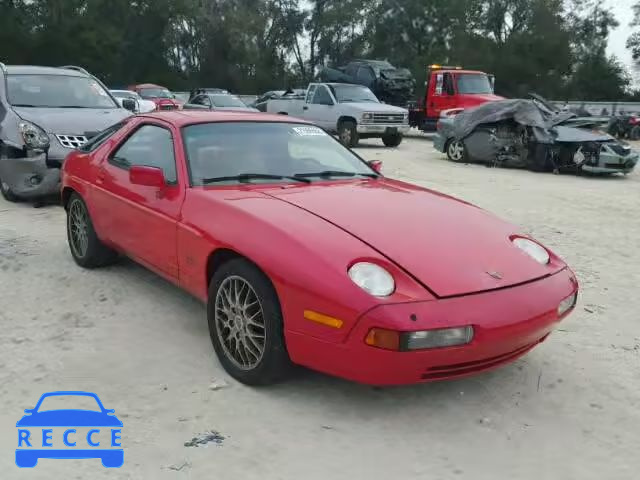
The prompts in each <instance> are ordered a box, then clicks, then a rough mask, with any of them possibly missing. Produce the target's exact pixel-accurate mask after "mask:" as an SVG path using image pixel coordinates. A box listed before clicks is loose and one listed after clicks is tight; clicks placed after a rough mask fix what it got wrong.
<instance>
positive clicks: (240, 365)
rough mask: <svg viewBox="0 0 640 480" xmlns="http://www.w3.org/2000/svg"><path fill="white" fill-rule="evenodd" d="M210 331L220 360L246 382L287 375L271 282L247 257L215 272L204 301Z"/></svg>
mask: <svg viewBox="0 0 640 480" xmlns="http://www.w3.org/2000/svg"><path fill="white" fill-rule="evenodd" d="M207 319H208V322H209V334H210V336H211V342H212V343H213V348H214V349H215V351H216V354H217V356H218V359H219V360H220V363H221V364H222V366H223V367H224V369H225V370H226V371H227V373H229V375H231V376H232V377H233V378H235V379H236V380H238V381H239V382H241V383H244V384H246V385H269V384H273V383H276V382H278V381H279V380H282V379H283V378H284V377H286V376H287V374H288V372H289V369H290V366H291V362H290V360H289V354H288V353H287V349H286V346H285V341H284V333H283V319H282V311H281V310H280V302H279V301H278V296H277V294H276V291H275V289H274V288H273V285H272V284H271V282H270V281H269V279H268V278H267V276H266V275H265V274H264V273H262V272H261V271H260V270H259V269H258V268H257V267H256V266H255V265H253V264H252V263H251V262H249V261H247V260H245V259H241V258H238V259H234V260H230V261H229V262H227V263H225V264H223V265H222V266H221V267H220V268H219V269H218V270H217V271H216V272H215V274H214V275H213V278H212V279H211V283H210V285H209V299H208V303H207Z"/></svg>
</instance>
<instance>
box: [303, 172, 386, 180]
mask: <svg viewBox="0 0 640 480" xmlns="http://www.w3.org/2000/svg"><path fill="white" fill-rule="evenodd" d="M356 175H360V176H363V177H369V178H378V175H376V174H375V173H361V172H342V171H340V170H323V171H322V172H308V173H296V174H295V175H294V177H295V178H311V177H320V178H330V177H355V176H356Z"/></svg>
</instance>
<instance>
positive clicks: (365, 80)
mask: <svg viewBox="0 0 640 480" xmlns="http://www.w3.org/2000/svg"><path fill="white" fill-rule="evenodd" d="M318 79H319V80H320V81H322V82H327V83H354V84H357V85H364V86H365V87H368V88H369V90H371V91H372V92H373V93H374V94H375V96H376V97H378V100H380V101H381V102H383V103H388V104H390V105H395V106H397V107H402V108H405V107H406V106H407V104H408V102H409V101H410V100H411V99H412V98H413V93H414V89H415V86H416V81H415V79H414V78H413V75H411V72H410V71H409V70H408V69H406V68H396V67H394V66H393V65H391V64H390V63H389V62H387V61H386V60H354V61H352V62H349V63H348V64H347V65H343V66H340V67H336V68H323V69H322V70H321V71H320V73H319V74H318Z"/></svg>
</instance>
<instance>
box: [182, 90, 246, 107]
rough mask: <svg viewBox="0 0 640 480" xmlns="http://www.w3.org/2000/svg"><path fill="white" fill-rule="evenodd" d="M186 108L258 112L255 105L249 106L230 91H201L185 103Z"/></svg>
mask: <svg viewBox="0 0 640 480" xmlns="http://www.w3.org/2000/svg"><path fill="white" fill-rule="evenodd" d="M182 108H183V109H184V110H234V111H240V112H258V111H259V110H258V109H256V108H253V107H247V106H246V105H245V103H244V102H243V101H242V100H240V99H239V98H238V97H236V96H235V95H231V94H229V93H200V94H196V95H195V96H194V97H193V98H192V99H191V100H189V101H188V102H187V103H185V104H184V105H183V106H182Z"/></svg>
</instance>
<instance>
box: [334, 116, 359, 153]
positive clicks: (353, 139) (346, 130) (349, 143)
mask: <svg viewBox="0 0 640 480" xmlns="http://www.w3.org/2000/svg"><path fill="white" fill-rule="evenodd" d="M338 139H339V140H340V143H341V144H342V145H344V146H345V147H347V148H353V147H355V146H357V145H358V142H359V140H360V138H359V136H358V130H357V128H356V124H355V122H352V121H351V120H344V121H342V122H340V124H339V125H338Z"/></svg>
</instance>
